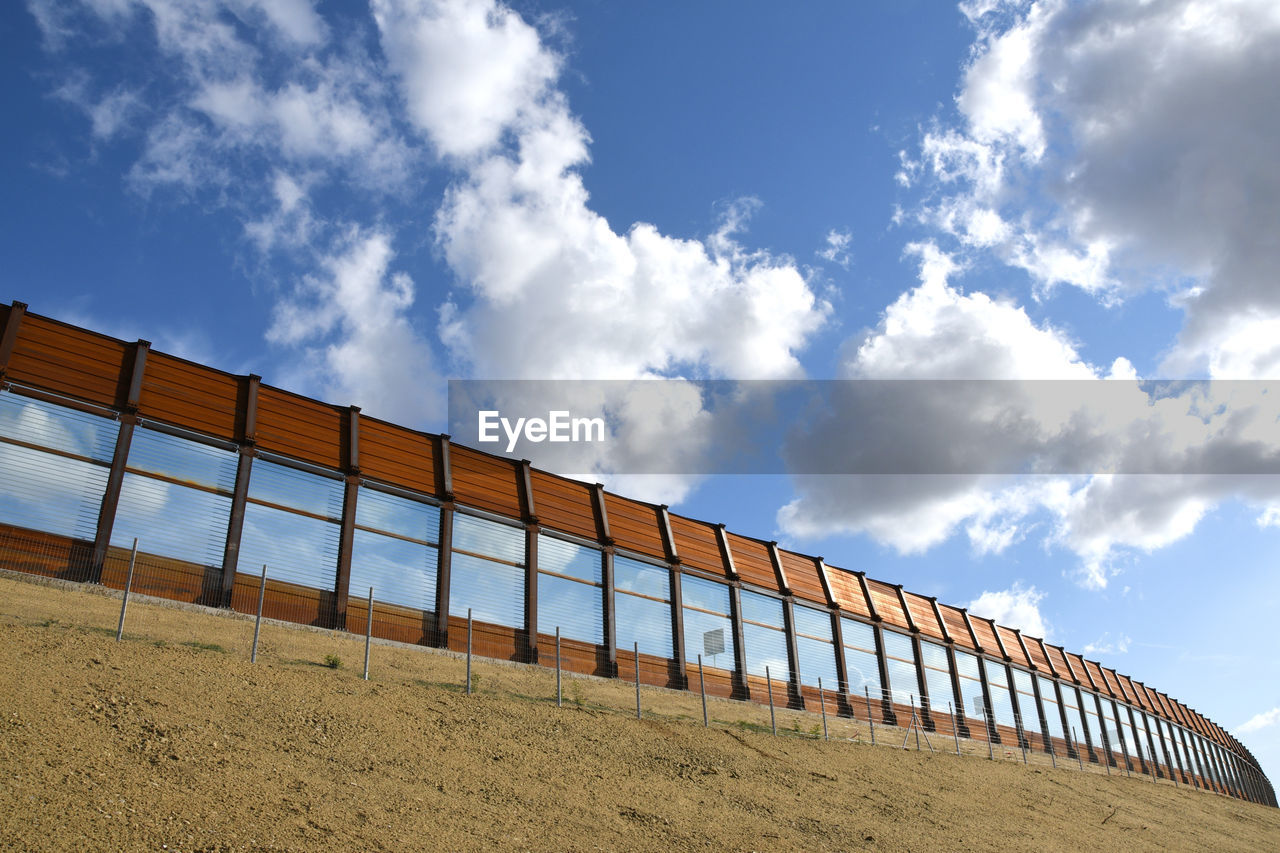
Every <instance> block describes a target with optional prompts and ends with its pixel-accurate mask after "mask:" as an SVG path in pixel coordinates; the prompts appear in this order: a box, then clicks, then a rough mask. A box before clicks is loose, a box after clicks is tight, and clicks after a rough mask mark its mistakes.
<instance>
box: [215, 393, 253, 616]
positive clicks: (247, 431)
mask: <svg viewBox="0 0 1280 853" xmlns="http://www.w3.org/2000/svg"><path fill="white" fill-rule="evenodd" d="M261 383H262V378H261V377H260V376H257V375H255V374H252V373H251V374H249V375H248V376H247V377H245V381H244V393H245V397H244V400H245V402H244V421H243V425H242V427H241V435H240V442H239V444H240V448H239V451H238V453H239V459H237V460H236V485H235V490H234V491H233V492H232V494H231V515H230V519H229V520H228V522H227V543H226V545H225V546H224V547H223V549H222V596H221V602H220V603H221V606H222V607H230V606H231V595H232V593H233V592H234V591H235V586H236V568H237V566H238V565H239V563H240V539H241V538H242V537H243V535H244V509H245V502H246V501H247V500H248V497H249V478H250V477H252V476H253V456H254V449H253V447H254V444H255V442H256V441H257V430H258V386H259V385H260V384H261Z"/></svg>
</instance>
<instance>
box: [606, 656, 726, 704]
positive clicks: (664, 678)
mask: <svg viewBox="0 0 1280 853" xmlns="http://www.w3.org/2000/svg"><path fill="white" fill-rule="evenodd" d="M695 669H696V667H695ZM708 671H710V670H708ZM618 678H620V679H622V680H623V681H629V682H631V683H632V684H635V679H636V656H635V652H634V651H633V650H632V649H618ZM640 683H641V684H649V685H653V686H654V687H670V688H672V689H675V690H680V689H682V688H683V687H684V683H683V682H682V681H681V678H680V667H679V665H678V664H677V663H676V662H675V661H674V660H671V659H670V658H660V657H655V656H654V655H646V654H643V653H642V654H641V655H640ZM707 687H708V690H707V692H708V693H709V692H711V691H710V685H709V684H708V685H707ZM641 704H643V703H641Z"/></svg>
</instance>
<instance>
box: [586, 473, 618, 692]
mask: <svg viewBox="0 0 1280 853" xmlns="http://www.w3.org/2000/svg"><path fill="white" fill-rule="evenodd" d="M591 510H592V514H593V515H594V516H595V522H596V541H598V542H599V543H600V545H601V547H602V548H603V550H604V640H605V645H607V646H608V647H609V677H610V678H617V677H618V614H617V605H616V602H615V598H614V596H615V593H614V585H615V581H614V575H613V557H614V554H613V536H612V535H611V534H610V532H609V512H608V510H606V509H605V505H604V485H603V484H601V483H596V484H595V485H593V486H592V487H591Z"/></svg>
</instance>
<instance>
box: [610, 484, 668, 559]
mask: <svg viewBox="0 0 1280 853" xmlns="http://www.w3.org/2000/svg"><path fill="white" fill-rule="evenodd" d="M604 507H605V512H606V514H608V516H609V534H610V535H611V536H613V541H614V542H615V543H616V544H617V545H618V546H620V547H622V548H627V549H630V550H632V551H636V552H638V553H641V554H647V555H649V556H650V557H657V558H658V559H660V560H665V559H666V558H667V551H666V548H664V547H663V545H662V533H661V531H660V529H659V527H658V508H657V507H655V506H654V505H653V504H647V503H642V502H641V501H635V500H631V499H630V498H624V497H622V496H620V495H615V494H614V493H613V492H605V493H604ZM677 553H678V552H677Z"/></svg>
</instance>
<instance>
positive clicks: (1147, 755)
mask: <svg viewBox="0 0 1280 853" xmlns="http://www.w3.org/2000/svg"><path fill="white" fill-rule="evenodd" d="M1133 722H1134V725H1135V727H1136V728H1137V732H1135V734H1136V735H1137V741H1138V750H1139V751H1140V752H1141V753H1142V757H1143V758H1144V759H1145V760H1147V761H1150V760H1151V744H1150V743H1148V742H1147V718H1146V715H1145V714H1143V713H1142V710H1141V709H1140V708H1134V709H1133Z"/></svg>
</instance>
